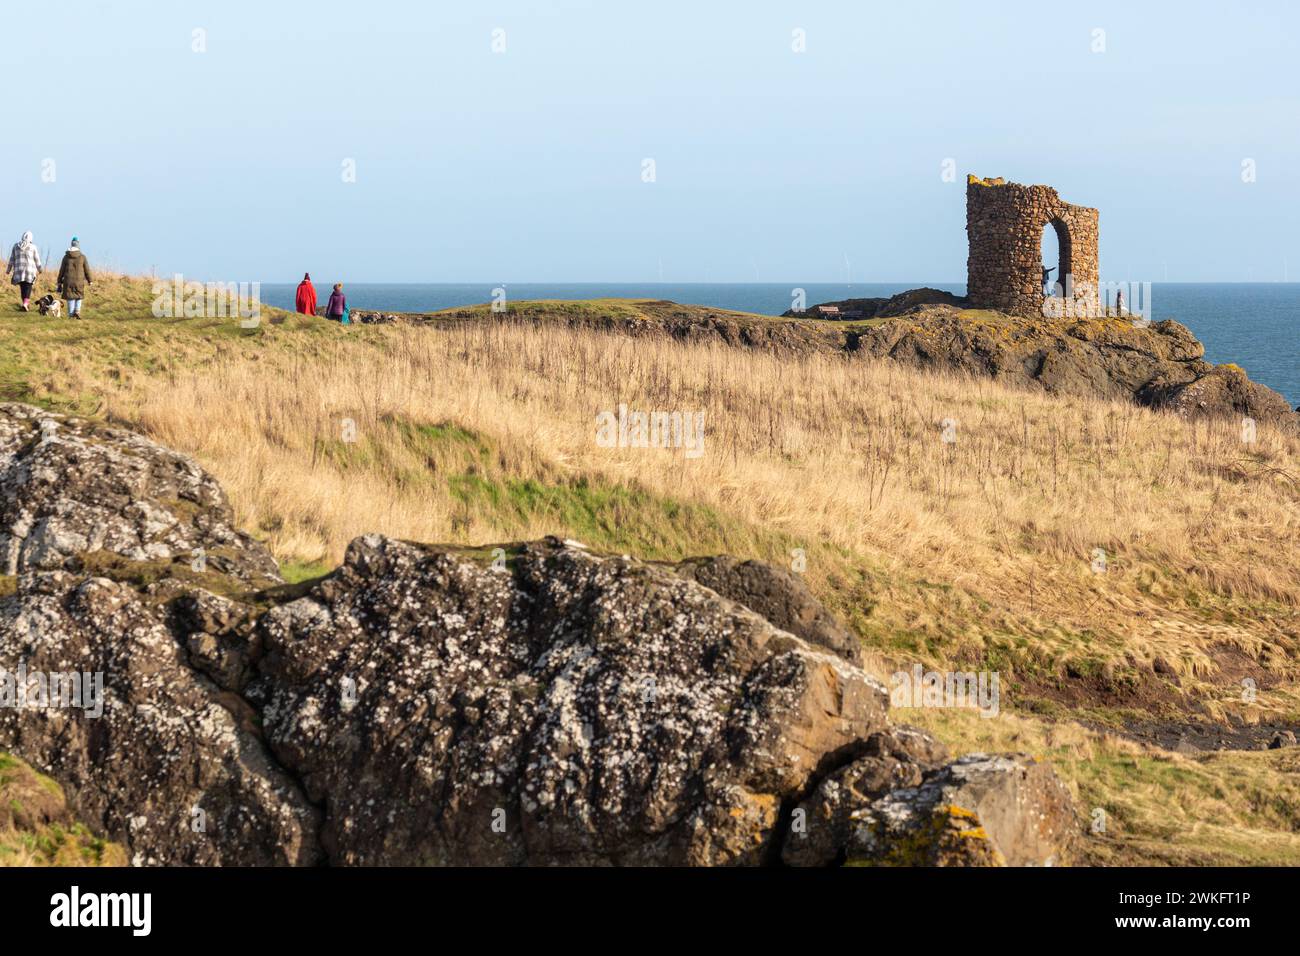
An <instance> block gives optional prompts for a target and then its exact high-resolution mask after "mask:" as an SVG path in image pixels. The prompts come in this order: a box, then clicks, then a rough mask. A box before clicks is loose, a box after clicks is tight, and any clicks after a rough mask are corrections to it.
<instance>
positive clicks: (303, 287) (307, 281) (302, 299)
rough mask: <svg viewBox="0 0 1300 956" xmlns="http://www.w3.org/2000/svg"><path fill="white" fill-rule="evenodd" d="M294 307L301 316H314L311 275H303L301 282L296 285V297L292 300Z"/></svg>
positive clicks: (314, 306)
mask: <svg viewBox="0 0 1300 956" xmlns="http://www.w3.org/2000/svg"><path fill="white" fill-rule="evenodd" d="M294 307H295V308H297V310H298V311H299V312H301V313H302V314H303V315H315V314H316V287H315V286H313V285H312V284H311V273H310V272H307V273H304V274H303V277H302V281H301V282H299V283H298V295H297V297H296V298H295V299H294Z"/></svg>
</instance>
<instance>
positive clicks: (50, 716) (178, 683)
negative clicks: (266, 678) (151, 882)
mask: <svg viewBox="0 0 1300 956" xmlns="http://www.w3.org/2000/svg"><path fill="white" fill-rule="evenodd" d="M0 669H2V670H3V671H4V672H5V673H4V675H2V676H0V694H8V695H11V697H12V699H10V700H8V701H7V702H6V706H3V707H0V749H2V750H8V751H12V752H14V753H17V754H19V755H20V756H22V757H23V758H24V759H26V760H27V761H29V762H31V763H32V764H34V765H36V766H38V767H40V768H41V769H42V770H43V771H45V772H46V773H48V774H49V775H50V776H52V777H53V778H54V779H55V780H57V781H58V782H59V783H60V784H62V785H63V787H64V789H65V791H66V793H67V796H68V800H69V802H70V805H71V806H72V807H73V808H74V809H75V810H76V812H77V815H78V817H79V818H80V819H82V820H83V821H85V822H87V823H88V824H90V825H91V826H93V827H94V828H95V829H96V831H98V832H100V833H103V834H106V835H108V836H109V837H110V838H111V839H113V840H116V841H119V842H122V843H124V844H127V845H128V846H129V848H130V851H131V858H132V862H134V863H137V864H166V865H176V864H221V865H231V864H245V865H283V864H296V865H309V864H313V863H315V862H317V861H318V860H319V859H320V851H319V847H318V845H317V843H316V836H315V834H316V829H317V826H318V820H317V811H316V809H315V808H314V807H312V806H311V805H310V804H309V803H308V802H307V801H306V799H305V798H304V796H303V794H302V790H301V788H300V787H299V786H298V784H297V782H296V781H295V780H294V779H293V778H292V777H291V776H290V775H288V774H287V773H285V771H284V770H283V769H282V768H280V767H279V766H277V765H276V763H275V762H274V761H273V760H271V759H270V756H269V754H268V753H267V751H266V748H265V747H264V746H263V745H262V743H261V741H260V739H259V737H258V732H257V728H256V715H255V714H254V712H253V711H252V709H251V708H249V707H248V705H247V704H246V703H244V702H243V701H241V700H240V699H239V698H237V697H235V696H234V695H232V694H228V693H224V692H223V691H221V690H220V689H219V688H217V687H216V686H214V685H213V684H212V683H211V682H210V681H208V680H206V679H205V678H204V677H203V676H202V675H201V674H200V673H198V672H196V671H195V670H193V669H192V668H191V667H190V666H189V662H188V660H187V659H186V655H185V653H184V651H183V650H182V648H181V646H180V644H179V643H178V641H177V639H176V636H175V635H174V634H173V633H172V632H171V631H170V630H169V629H168V628H167V626H166V625H165V623H164V620H163V617H162V615H161V614H160V613H159V611H158V609H157V608H155V607H153V606H151V605H150V604H149V603H148V602H147V601H146V600H144V599H143V598H142V596H141V595H140V594H139V593H138V592H137V591H136V590H135V589H134V588H132V587H130V586H129V585H126V584H121V583H118V582H115V581H111V580H108V579H106V578H94V577H91V578H86V577H81V576H78V575H74V574H71V573H69V572H66V571H50V572H40V573H33V574H24V575H22V576H21V577H20V578H19V580H18V584H17V590H16V591H15V593H14V594H12V595H10V596H8V597H6V598H4V599H3V600H2V601H0ZM73 674H75V675H76V678H75V680H76V682H77V683H75V684H64V683H63V676H62V675H69V679H70V680H71V679H72V678H71V675H73ZM36 675H40V676H39V677H37V676H36ZM56 675H59V676H58V678H57V679H58V680H59V681H60V686H61V687H71V688H76V689H75V690H73V692H71V693H64V692H62V691H61V692H60V695H59V698H60V700H59V703H58V704H56V703H55V701H54V699H53V696H52V695H51V694H50V693H49V692H46V695H45V696H44V697H41V696H37V695H38V693H39V691H38V690H37V688H39V686H40V685H39V683H32V682H33V680H34V679H35V680H37V681H38V682H39V681H44V682H45V684H46V686H47V687H49V686H51V681H53V680H54V679H55V676H56ZM96 683H98V687H97V688H96ZM92 688H94V690H92ZM24 689H26V690H27V693H26V695H25V696H24V697H21V698H20V697H17V696H13V695H16V694H20V693H22V692H23V690H24Z"/></svg>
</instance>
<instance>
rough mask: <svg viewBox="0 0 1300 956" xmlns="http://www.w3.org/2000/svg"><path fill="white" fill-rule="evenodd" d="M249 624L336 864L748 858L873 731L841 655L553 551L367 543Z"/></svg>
mask: <svg viewBox="0 0 1300 956" xmlns="http://www.w3.org/2000/svg"><path fill="white" fill-rule="evenodd" d="M263 628H264V632H265V642H266V648H267V656H266V658H265V660H264V661H263V664H262V667H261V673H262V677H261V678H260V679H259V680H258V681H255V682H254V684H253V686H252V687H251V688H250V689H249V696H250V697H251V698H252V699H253V700H255V701H257V702H259V704H260V705H261V707H262V712H263V718H264V727H265V730H266V734H267V738H268V740H269V742H270V744H271V746H272V747H273V749H274V750H275V753H276V755H277V756H278V757H279V759H280V760H281V761H283V762H284V763H285V764H286V765H287V766H290V767H292V768H293V769H294V770H295V772H296V773H297V774H299V775H300V776H301V777H302V779H303V781H304V783H305V785H306V786H307V788H308V793H309V795H311V796H312V798H313V799H316V800H326V801H327V803H328V806H329V813H328V816H327V818H326V821H325V828H324V831H323V841H324V843H325V846H326V848H327V850H328V852H329V853H330V856H331V858H332V859H334V860H337V861H339V862H346V863H361V864H411V863H511V864H516V863H580V864H593V863H619V864H710V865H711V864H724V863H760V862H763V861H764V860H765V858H766V857H767V855H768V854H769V853H770V852H771V851H772V847H773V845H774V841H775V838H776V836H777V830H778V827H779V826H780V822H781V810H782V806H783V804H785V803H786V802H787V801H790V800H792V799H793V798H795V797H796V796H797V795H798V794H799V793H800V792H801V791H802V789H803V788H804V787H805V786H806V785H807V784H808V782H809V781H810V780H811V779H813V777H814V775H815V774H817V773H818V772H819V771H821V770H822V769H823V768H824V767H825V766H826V765H827V763H828V761H834V760H835V759H837V755H839V754H840V753H841V752H843V751H844V750H846V749H852V748H853V747H854V746H855V744H856V743H857V741H859V740H861V739H864V738H866V737H868V736H869V735H870V734H871V733H873V732H874V731H876V730H877V729H879V728H881V727H882V726H884V723H885V712H886V706H887V703H886V692H885V689H884V687H883V686H882V685H880V684H879V683H878V682H877V681H875V680H873V679H872V678H871V677H869V676H868V675H867V674H866V673H864V672H863V671H861V670H859V669H858V668H856V667H854V666H852V665H850V664H848V663H847V662H845V661H843V660H841V659H839V658H838V657H836V656H834V655H833V654H830V653H828V652H826V651H825V650H822V649H820V648H817V647H814V646H812V645H810V644H808V643H806V642H804V641H802V640H800V639H798V638H796V637H793V636H792V635H790V634H788V633H786V632H783V631H780V630H778V629H776V628H775V627H773V626H772V625H771V624H770V623H769V622H768V621H766V620H764V619H763V618H761V617H759V616H758V615H757V614H754V613H753V612H752V611H750V610H748V609H746V608H744V607H741V606H740V605H738V604H736V603H734V602H731V601H728V600H726V599H725V598H722V597H721V596H720V595H718V594H716V593H715V592H713V591H710V590H708V589H706V588H703V587H700V586H698V585H696V584H693V583H692V582H690V581H688V580H684V579H683V578H681V577H678V576H677V575H674V574H673V573H672V572H671V571H668V570H666V569H662V568H658V567H654V566H651V565H646V564H642V563H641V562H638V561H634V560H631V559H625V558H617V557H611V558H602V557H597V556H595V555H591V554H589V553H587V552H585V551H583V550H581V549H579V548H573V547H566V546H564V545H560V544H556V543H540V544H530V545H526V546H524V547H523V548H522V549H521V550H520V551H519V552H518V554H517V555H515V556H514V558H513V560H512V568H511V569H509V570H506V569H501V568H494V567H493V566H492V565H491V563H490V562H489V561H485V560H483V559H481V558H478V559H476V558H474V557H472V556H468V555H465V554H458V553H456V552H453V551H447V550H439V549H428V548H422V547H418V546H415V545H410V544H405V543H402V542H397V541H391V540H388V539H385V538H381V537H377V536H371V537H367V538H362V539H358V540H357V541H354V542H353V543H352V545H351V547H350V548H349V549H348V554H347V558H346V560H345V561H344V565H343V567H342V568H341V569H340V570H339V572H338V573H337V574H336V575H335V576H334V577H332V578H331V579H330V580H329V581H327V582H325V583H323V584H322V585H321V586H320V587H319V588H317V589H315V590H314V591H313V592H312V593H311V594H310V595H308V596H306V597H304V598H302V599H300V600H298V601H295V602H292V603H290V604H286V605H284V606H283V607H280V608H277V609H275V610H273V611H271V612H270V613H269V614H268V615H267V616H266V617H265V618H264V619H263ZM395 634H400V635H401V639H400V640H395V639H394V635H395ZM395 788H396V790H397V791H398V792H400V793H401V794H402V799H400V800H393V799H392V795H393V793H394V789H395Z"/></svg>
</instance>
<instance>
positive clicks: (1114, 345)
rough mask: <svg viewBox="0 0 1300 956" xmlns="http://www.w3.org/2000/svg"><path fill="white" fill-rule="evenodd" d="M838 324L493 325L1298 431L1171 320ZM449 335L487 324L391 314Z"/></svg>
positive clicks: (898, 301) (805, 317) (453, 315)
mask: <svg viewBox="0 0 1300 956" xmlns="http://www.w3.org/2000/svg"><path fill="white" fill-rule="evenodd" d="M822 305H835V306H837V307H839V308H840V309H841V311H840V312H839V317H840V318H847V319H850V320H851V321H843V322H830V321H823V320H824V319H825V318H826V316H825V315H820V314H819V313H818V311H817V310H818V309H820V308H821V307H822V306H813V307H812V308H810V309H808V310H806V311H805V312H802V313H795V312H793V311H788V312H786V313H785V314H784V316H783V317H781V318H764V317H762V316H755V315H748V314H746V313H740V312H729V311H727V310H722V309H709V308H705V307H702V306H689V305H678V304H677V303H674V302H666V301H662V302H660V301H647V302H636V303H631V304H611V305H609V306H608V308H606V309H602V308H601V303H599V302H594V303H578V304H575V305H573V306H571V307H570V306H569V305H568V304H564V303H560V304H556V303H544V302H523V303H517V304H512V305H511V306H510V311H509V312H507V313H504V314H502V315H500V316H496V315H492V321H494V322H496V321H502V322H513V323H519V324H527V325H539V326H540V325H546V324H554V323H559V324H562V325H564V326H566V327H570V328H581V329H591V330H594V331H600V332H607V333H611V334H618V335H627V336H632V337H655V336H659V337H668V338H672V339H675V340H677V341H681V342H688V343H704V344H707V343H718V344H721V345H727V346H731V347H736V348H753V349H761V350H764V351H770V352H774V353H776V354H779V355H782V356H791V357H798V356H803V355H811V354H824V355H844V356H845V357H849V358H854V357H857V358H861V357H869V358H873V359H890V360H893V361H898V362H903V363H906V364H908V365H912V366H915V367H918V368H924V369H932V370H937V371H950V372H959V373H965V374H969V375H976V376H981V377H990V378H995V379H998V380H999V381H1002V382H1006V383H1008V384H1011V385H1014V386H1018V387H1024V388H1042V389H1045V390H1047V391H1049V392H1053V393H1058V394H1068V395H1082V396H1087V397H1095V398H1103V399H1114V400H1119V401H1132V402H1136V403H1138V404H1141V405H1145V406H1148V407H1152V408H1167V409H1169V410H1171V411H1173V412H1175V413H1177V414H1180V415H1182V416H1184V417H1196V418H1199V417H1209V418H1214V417H1219V418H1234V419H1238V420H1240V419H1241V418H1242V417H1250V418H1253V419H1255V421H1257V422H1270V423H1275V424H1281V425H1284V426H1285V427H1287V428H1296V427H1300V416H1297V415H1296V414H1295V413H1294V412H1293V410H1292V409H1291V408H1290V407H1289V406H1288V405H1287V402H1286V399H1285V398H1283V397H1282V396H1281V395H1279V394H1278V393H1277V392H1275V391H1273V390H1272V389H1270V388H1267V387H1265V386H1263V385H1260V384H1258V383H1255V382H1251V381H1250V380H1249V378H1247V376H1246V374H1245V373H1244V372H1243V371H1242V370H1241V369H1239V368H1237V367H1236V366H1232V365H1221V366H1215V365H1212V364H1210V363H1209V362H1206V361H1205V358H1204V355H1205V349H1204V347H1203V346H1202V345H1201V343H1200V342H1199V341H1197V339H1196V337H1195V336H1193V335H1192V333H1191V332H1190V331H1189V330H1188V329H1187V328H1186V327H1185V326H1183V325H1180V324H1179V323H1177V322H1174V321H1172V320H1165V321H1162V322H1154V323H1151V322H1142V321H1140V320H1138V319H1134V318H1130V317H1127V316H1125V317H1119V316H1101V317H1097V318H1077V317H1066V318H1048V317H1044V316H1041V315H1027V316H1015V315H1008V314H1004V313H1001V312H996V311H992V310H988V309H971V308H968V307H967V303H966V302H965V300H963V299H960V298H957V297H955V296H953V295H951V294H950V293H947V292H943V291H941V290H938V289H912V290H909V291H907V292H903V293H900V294H898V295H895V296H892V297H891V298H888V299H883V298H864V299H845V300H841V301H840V302H836V303H823V304H822ZM381 318H383V319H384V320H385V321H387V320H389V319H393V320H396V319H402V320H404V321H405V320H409V321H413V322H424V323H427V324H428V325H430V326H432V327H435V328H440V329H446V328H454V327H462V326H466V325H473V324H476V323H482V322H483V321H484V318H485V315H484V312H483V310H482V309H481V308H479V309H457V310H449V311H446V312H440V313H438V314H437V315H434V316H391V315H390V316H387V317H381Z"/></svg>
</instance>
